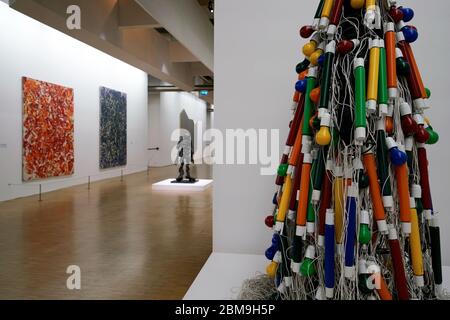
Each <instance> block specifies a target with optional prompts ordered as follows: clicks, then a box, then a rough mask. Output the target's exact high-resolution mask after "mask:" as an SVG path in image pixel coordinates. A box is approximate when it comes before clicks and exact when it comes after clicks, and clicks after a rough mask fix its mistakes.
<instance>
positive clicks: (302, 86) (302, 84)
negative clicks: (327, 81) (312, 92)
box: [295, 80, 306, 93]
mask: <svg viewBox="0 0 450 320" xmlns="http://www.w3.org/2000/svg"><path fill="white" fill-rule="evenodd" d="M295 90H297V91H298V92H301V93H305V92H306V80H299V81H297V83H296V84H295Z"/></svg>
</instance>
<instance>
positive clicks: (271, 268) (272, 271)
mask: <svg viewBox="0 0 450 320" xmlns="http://www.w3.org/2000/svg"><path fill="white" fill-rule="evenodd" d="M277 269H278V264H277V263H276V262H273V261H272V262H271V263H270V264H269V265H268V266H267V268H266V272H267V275H268V276H269V277H271V278H272V279H274V278H275V276H276V274H277Z"/></svg>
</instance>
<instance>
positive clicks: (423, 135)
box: [414, 126, 430, 143]
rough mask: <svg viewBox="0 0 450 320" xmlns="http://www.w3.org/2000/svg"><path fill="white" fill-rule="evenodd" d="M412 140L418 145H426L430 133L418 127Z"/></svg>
mask: <svg viewBox="0 0 450 320" xmlns="http://www.w3.org/2000/svg"><path fill="white" fill-rule="evenodd" d="M414 138H415V139H416V142H418V143H426V142H427V141H428V139H430V133H429V132H428V131H427V130H425V128H424V126H419V130H418V131H417V133H416V135H415V136H414Z"/></svg>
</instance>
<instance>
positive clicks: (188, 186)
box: [152, 178, 213, 191]
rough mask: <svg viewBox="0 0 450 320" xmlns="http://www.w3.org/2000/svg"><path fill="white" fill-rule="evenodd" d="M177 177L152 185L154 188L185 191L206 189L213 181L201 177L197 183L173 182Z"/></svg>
mask: <svg viewBox="0 0 450 320" xmlns="http://www.w3.org/2000/svg"><path fill="white" fill-rule="evenodd" d="M174 180H175V179H174V178H172V179H167V180H164V181H160V182H157V183H154V184H153V185H152V189H153V190H162V191H171V190H178V191H180V190H185V191H204V190H206V189H208V188H209V187H210V186H211V185H212V183H213V181H212V180H202V179H200V180H199V181H197V182H196V183H172V181H174Z"/></svg>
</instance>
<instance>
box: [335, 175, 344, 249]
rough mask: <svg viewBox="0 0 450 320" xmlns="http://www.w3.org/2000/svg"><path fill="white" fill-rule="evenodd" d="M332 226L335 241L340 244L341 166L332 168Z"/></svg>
mask: <svg viewBox="0 0 450 320" xmlns="http://www.w3.org/2000/svg"><path fill="white" fill-rule="evenodd" d="M334 176H335V179H334V214H335V216H334V227H335V234H336V243H337V244H342V232H343V228H344V178H343V176H344V174H343V172H342V167H336V168H335V170H334Z"/></svg>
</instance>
